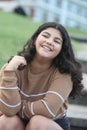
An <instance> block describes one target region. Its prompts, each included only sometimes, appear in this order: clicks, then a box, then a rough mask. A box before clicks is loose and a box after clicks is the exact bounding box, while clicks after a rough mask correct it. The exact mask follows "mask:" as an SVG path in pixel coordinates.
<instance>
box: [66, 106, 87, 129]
mask: <svg viewBox="0 0 87 130" xmlns="http://www.w3.org/2000/svg"><path fill="white" fill-rule="evenodd" d="M67 116H68V118H69V120H70V124H71V126H73V127H82V128H87V106H80V105H71V104H70V105H69V108H68V111H67Z"/></svg>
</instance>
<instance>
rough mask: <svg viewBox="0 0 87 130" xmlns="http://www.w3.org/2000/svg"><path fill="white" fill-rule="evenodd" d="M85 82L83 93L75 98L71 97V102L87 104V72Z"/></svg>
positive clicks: (84, 76) (84, 75)
mask: <svg viewBox="0 0 87 130" xmlns="http://www.w3.org/2000/svg"><path fill="white" fill-rule="evenodd" d="M83 84H84V89H83V95H82V96H80V97H77V98H76V99H75V100H73V99H69V103H70V104H78V105H84V106H87V74H86V73H84V74H83Z"/></svg>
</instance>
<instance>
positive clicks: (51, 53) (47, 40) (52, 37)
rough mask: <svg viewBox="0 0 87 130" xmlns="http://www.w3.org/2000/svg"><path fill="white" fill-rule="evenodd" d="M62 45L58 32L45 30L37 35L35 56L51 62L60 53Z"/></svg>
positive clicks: (51, 29)
mask: <svg viewBox="0 0 87 130" xmlns="http://www.w3.org/2000/svg"><path fill="white" fill-rule="evenodd" d="M62 44H63V40H62V36H61V33H60V31H58V30H57V29H54V28H47V29H45V30H43V31H42V32H41V33H40V34H39V35H38V37H37V39H36V41H35V47H36V56H39V57H43V58H47V59H51V60H52V59H54V58H55V57H56V56H57V55H58V54H59V53H60V51H61V48H62Z"/></svg>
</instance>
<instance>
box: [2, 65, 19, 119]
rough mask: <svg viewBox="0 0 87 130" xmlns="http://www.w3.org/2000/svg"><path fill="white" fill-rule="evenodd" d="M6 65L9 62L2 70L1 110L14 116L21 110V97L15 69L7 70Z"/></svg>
mask: <svg viewBox="0 0 87 130" xmlns="http://www.w3.org/2000/svg"><path fill="white" fill-rule="evenodd" d="M6 66H7V64H6V65H5V66H3V68H2V69H1V71H0V111H1V112H2V113H3V114H5V115H7V116H13V115H15V114H16V113H17V112H18V111H19V110H20V107H21V97H20V94H19V90H18V86H17V77H16V74H15V71H10V70H9V71H8V70H6Z"/></svg>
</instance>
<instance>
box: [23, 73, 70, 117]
mask: <svg viewBox="0 0 87 130" xmlns="http://www.w3.org/2000/svg"><path fill="white" fill-rule="evenodd" d="M71 90H72V81H71V77H70V76H69V75H61V76H59V77H57V76H55V78H54V79H53V80H52V82H51V85H50V88H49V90H48V91H47V92H46V93H45V96H44V98H42V99H40V100H37V101H34V102H29V101H25V100H23V107H22V112H21V113H22V117H27V118H31V117H32V116H33V115H43V116H45V117H48V118H52V119H55V118H57V117H59V116H61V115H62V114H63V113H64V112H65V108H64V103H65V102H66V100H67V99H68V96H69V94H70V92H71Z"/></svg>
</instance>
